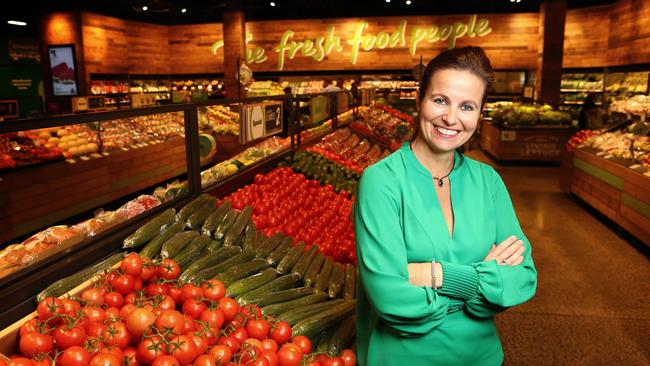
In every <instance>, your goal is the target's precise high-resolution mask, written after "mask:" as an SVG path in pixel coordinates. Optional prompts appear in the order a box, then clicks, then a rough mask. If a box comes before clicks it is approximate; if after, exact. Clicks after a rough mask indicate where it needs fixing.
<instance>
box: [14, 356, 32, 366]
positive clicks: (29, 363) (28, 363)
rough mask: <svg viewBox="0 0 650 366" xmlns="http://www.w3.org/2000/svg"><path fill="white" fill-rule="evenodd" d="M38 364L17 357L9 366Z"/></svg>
mask: <svg viewBox="0 0 650 366" xmlns="http://www.w3.org/2000/svg"><path fill="white" fill-rule="evenodd" d="M35 365H36V363H34V361H32V360H30V359H29V358H25V357H15V358H12V359H11V360H9V366H35Z"/></svg>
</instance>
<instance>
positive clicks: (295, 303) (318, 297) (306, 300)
mask: <svg viewBox="0 0 650 366" xmlns="http://www.w3.org/2000/svg"><path fill="white" fill-rule="evenodd" d="M325 300H327V295H326V294H324V293H322V292H316V293H312V294H311V295H306V296H303V297H300V298H297V299H295V300H290V301H285V302H281V303H278V304H273V305H268V306H265V307H263V308H262V313H263V314H265V315H269V314H272V315H277V314H280V313H282V312H285V311H287V310H289V309H293V308H296V307H301V306H305V305H311V304H316V303H319V302H323V301H325Z"/></svg>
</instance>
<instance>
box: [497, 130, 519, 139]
mask: <svg viewBox="0 0 650 366" xmlns="http://www.w3.org/2000/svg"><path fill="white" fill-rule="evenodd" d="M515 140H517V131H509V130H506V131H501V141H515Z"/></svg>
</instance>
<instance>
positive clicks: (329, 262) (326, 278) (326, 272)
mask: <svg viewBox="0 0 650 366" xmlns="http://www.w3.org/2000/svg"><path fill="white" fill-rule="evenodd" d="M333 267H334V260H333V259H332V257H327V258H325V262H324V263H323V268H321V269H320V272H319V273H318V278H317V279H316V284H315V285H314V288H315V289H316V290H318V291H323V292H325V291H327V287H328V286H329V283H330V277H332V268H333Z"/></svg>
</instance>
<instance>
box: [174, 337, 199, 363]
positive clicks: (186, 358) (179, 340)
mask: <svg viewBox="0 0 650 366" xmlns="http://www.w3.org/2000/svg"><path fill="white" fill-rule="evenodd" d="M169 354H170V355H172V356H174V357H175V358H176V359H177V360H178V362H180V363H181V364H183V365H187V364H190V363H192V361H194V359H195V358H196V356H197V353H196V345H195V344H194V340H192V338H191V337H190V336H187V335H180V336H176V337H174V338H172V339H171V341H170V343H169Z"/></svg>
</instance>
